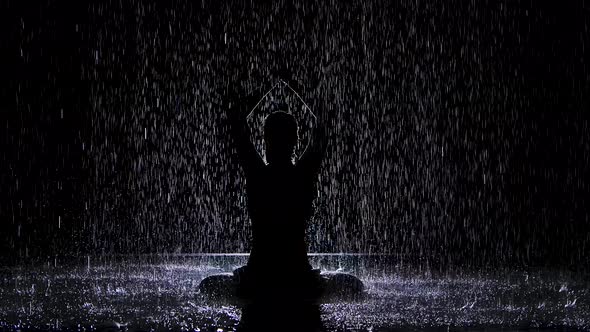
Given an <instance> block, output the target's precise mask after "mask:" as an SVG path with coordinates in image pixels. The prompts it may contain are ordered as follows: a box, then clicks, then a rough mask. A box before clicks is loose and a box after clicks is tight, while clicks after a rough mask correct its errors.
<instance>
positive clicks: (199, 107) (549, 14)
mask: <svg viewBox="0 0 590 332" xmlns="http://www.w3.org/2000/svg"><path fill="white" fill-rule="evenodd" d="M214 3H216V1H203V2H197V1H170V2H156V3H155V4H148V3H146V2H144V1H122V2H121V1H71V2H64V1H44V2H37V1H30V2H28V1H8V0H7V1H2V2H1V4H0V11H1V12H2V14H1V15H2V19H1V20H0V21H1V22H2V23H0V24H1V31H2V32H1V33H2V38H1V43H2V44H1V46H2V54H3V56H2V58H3V60H2V63H1V65H0V68H1V69H2V71H1V73H2V74H1V77H2V78H1V80H2V86H1V101H2V103H1V105H0V106H1V118H0V120H1V121H0V128H2V129H1V131H2V134H1V135H0V144H1V145H0V148H1V150H0V174H1V180H0V222H1V225H2V233H1V234H0V249H1V252H2V254H3V255H4V256H6V257H13V258H14V257H17V258H18V257H20V258H25V257H38V256H42V257H45V256H49V255H54V254H87V253H153V252H156V253H161V252H236V251H238V252H242V251H246V250H248V237H249V225H248V219H247V215H246V213H245V204H246V203H245V198H244V195H243V192H244V184H243V176H242V173H241V171H240V169H239V167H238V166H237V165H236V159H235V153H234V152H235V151H234V150H233V148H232V146H231V145H230V144H229V143H230V141H229V139H228V135H227V122H226V117H225V114H226V113H225V110H223V109H220V107H219V106H218V101H219V100H220V99H221V98H224V97H225V95H226V94H225V88H226V86H227V84H228V83H231V82H236V81H239V80H241V79H240V77H243V76H244V75H241V74H240V73H246V74H245V75H246V77H248V78H247V79H246V80H245V81H243V86H244V89H245V90H247V89H249V88H252V87H253V86H258V85H260V84H262V83H263V82H265V81H267V80H268V78H269V77H270V73H271V72H272V71H273V70H275V69H276V68H279V67H281V66H288V67H289V68H290V69H291V71H292V72H293V74H294V76H295V77H296V78H297V79H298V81H299V82H300V84H301V88H302V89H303V91H302V93H303V95H304V98H307V99H308V100H311V98H312V97H313V93H312V92H311V91H310V84H311V83H310V82H311V81H313V79H314V78H315V77H316V76H317V73H318V71H319V62H320V59H321V57H322V55H325V54H329V55H330V57H331V58H332V59H342V63H341V65H339V66H335V68H334V69H333V70H332V72H331V73H330V74H329V76H328V78H329V81H328V85H329V87H330V91H332V92H333V95H329V96H325V98H328V102H329V103H330V104H331V105H332V106H333V107H332V108H330V109H329V110H328V112H329V116H330V119H331V125H330V127H331V129H332V132H333V137H332V145H331V148H330V151H329V155H328V157H327V158H326V160H325V162H324V165H323V170H322V172H321V174H320V179H319V184H320V185H319V196H320V197H319V199H318V200H317V211H318V212H317V214H316V217H315V218H314V220H313V221H312V222H311V224H310V227H309V243H310V251H321V252H341V251H342V252H379V253H392V254H402V255H408V256H411V257H419V256H433V257H439V258H443V259H449V260H455V261H459V262H468V261H472V262H484V263H485V262H496V261H500V262H530V263H548V264H558V263H565V264H572V263H573V264H575V263H578V264H580V263H581V262H587V261H586V260H585V256H586V255H588V254H589V253H590V236H589V228H590V226H589V223H590V222H589V220H588V216H589V211H588V206H590V204H589V203H590V201H589V193H590V188H589V181H588V179H589V177H588V176H589V169H590V167H589V166H588V163H589V156H590V139H589V136H588V131H589V127H588V125H589V114H588V109H589V97H590V83H589V82H590V77H589V75H590V69H589V68H588V61H587V59H588V58H589V53H590V52H589V48H590V44H589V43H588V40H589V38H588V37H589V19H588V18H589V17H590V15H589V14H590V7H589V6H588V5H587V3H586V2H583V1H567V2H559V3H558V2H554V3H553V4H550V5H546V4H542V2H539V1H521V2H514V1H471V2H469V1H440V2H438V3H433V2H429V1H400V2H397V1H394V2H388V1H383V2H379V1H371V2H362V3H361V2H358V3H355V4H351V3H347V4H344V3H343V2H342V1H328V2H322V6H319V5H317V4H316V5H310V4H306V3H304V2H298V4H295V5H292V4H289V3H290V2H289V1H281V2H276V3H275V4H274V5H273V6H252V5H244V4H239V5H238V4H233V2H228V3H232V4H231V5H230V4H215V5H214ZM239 82H241V81H239Z"/></svg>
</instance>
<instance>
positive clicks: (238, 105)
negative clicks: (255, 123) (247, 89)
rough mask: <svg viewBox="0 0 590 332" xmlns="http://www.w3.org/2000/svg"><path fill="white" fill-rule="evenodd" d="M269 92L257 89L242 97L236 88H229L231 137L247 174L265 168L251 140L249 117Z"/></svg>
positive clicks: (228, 106) (227, 104)
mask: <svg viewBox="0 0 590 332" xmlns="http://www.w3.org/2000/svg"><path fill="white" fill-rule="evenodd" d="M266 92H267V91H264V90H262V89H261V88H259V89H255V90H254V91H252V92H251V93H250V94H248V95H246V96H240V93H239V92H238V89H236V88H235V87H234V86H230V87H229V88H228V93H227V100H226V109H227V111H228V118H229V121H230V127H231V135H232V140H233V142H234V145H235V146H236V149H237V151H238V158H239V160H240V164H241V165H242V168H243V169H244V171H245V172H246V173H249V172H250V171H252V170H253V169H256V168H259V167H262V166H264V162H263V161H262V158H261V157H260V155H259V154H258V152H257V151H256V148H255V147H254V144H252V141H251V140H250V130H249V128H248V122H247V116H248V114H249V113H250V112H251V111H252V109H253V108H254V107H256V106H257V103H258V102H259V101H260V100H261V99H262V98H263V97H264V94H265V93H266Z"/></svg>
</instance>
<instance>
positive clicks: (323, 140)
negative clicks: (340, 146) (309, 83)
mask: <svg viewBox="0 0 590 332" xmlns="http://www.w3.org/2000/svg"><path fill="white" fill-rule="evenodd" d="M324 74H325V71H324V70H323V67H322V75H321V76H320V79H319V80H318V82H317V83H316V84H315V88H314V89H313V90H312V92H313V94H314V98H315V100H314V102H313V103H312V107H314V109H313V110H312V112H313V113H314V114H315V116H316V123H315V127H314V128H313V132H312V135H311V139H310V142H309V143H308V145H307V147H306V149H305V151H304V152H303V154H302V156H301V158H299V160H298V162H297V165H298V167H301V168H303V169H306V170H309V171H310V172H311V173H317V171H318V170H319V168H320V165H321V163H322V160H323V159H324V156H325V153H326V149H327V146H328V119H327V114H328V112H327V111H328V109H327V101H326V94H325V82H324V76H325V75H324ZM281 76H282V79H283V80H284V81H285V83H286V84H288V85H289V86H290V87H291V89H293V91H295V89H297V88H298V86H299V85H298V83H297V82H296V81H295V80H293V79H292V78H291V77H290V75H289V74H288V73H286V72H283V73H282V75H281Z"/></svg>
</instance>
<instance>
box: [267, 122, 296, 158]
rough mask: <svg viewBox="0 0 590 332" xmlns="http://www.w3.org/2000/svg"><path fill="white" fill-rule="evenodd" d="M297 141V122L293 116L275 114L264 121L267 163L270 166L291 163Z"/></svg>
mask: <svg viewBox="0 0 590 332" xmlns="http://www.w3.org/2000/svg"><path fill="white" fill-rule="evenodd" d="M297 139H298V136H297V121H296V120H295V118H294V117H293V116H292V115H291V114H289V113H286V112H283V111H279V112H274V113H271V114H270V115H268V116H267V117H266V119H265V120H264V143H265V145H266V161H268V163H269V164H273V163H275V164H276V163H285V162H291V157H292V156H293V151H294V150H295V144H297Z"/></svg>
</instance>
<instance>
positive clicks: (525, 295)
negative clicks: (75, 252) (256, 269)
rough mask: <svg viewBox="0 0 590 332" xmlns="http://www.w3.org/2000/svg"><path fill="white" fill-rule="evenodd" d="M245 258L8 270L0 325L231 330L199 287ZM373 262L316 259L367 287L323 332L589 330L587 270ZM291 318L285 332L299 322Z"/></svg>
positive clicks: (327, 314)
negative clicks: (452, 268) (437, 269)
mask: <svg viewBox="0 0 590 332" xmlns="http://www.w3.org/2000/svg"><path fill="white" fill-rule="evenodd" d="M246 258H247V257H246V256H211V257H184V258H182V259H176V258H174V259H170V258H165V259H159V260H153V259H149V260H142V259H131V258H129V259H119V260H118V261H117V262H114V261H113V260H111V261H108V260H102V261H96V259H95V261H93V258H90V259H86V264H78V262H74V261H72V260H69V261H68V260H63V261H61V262H60V261H59V260H57V259H56V260H53V259H52V260H50V261H47V262H45V263H44V264H33V265H27V266H21V267H16V268H8V267H3V268H2V269H1V270H0V271H1V272H0V282H1V286H0V298H1V299H2V300H1V301H0V328H1V329H3V330H36V329H47V330H163V329H166V330H168V329H172V330H188V331H216V332H217V331H234V330H236V329H237V328H238V324H239V322H240V319H241V317H242V310H241V309H240V308H237V307H235V306H232V305H228V304H224V303H215V302H212V301H210V300H206V299H204V298H203V296H202V295H201V294H199V293H198V290H197V288H198V284H199V282H200V281H201V280H202V279H203V278H204V277H206V276H208V275H212V274H216V273H221V272H227V271H231V269H233V268H235V267H237V266H240V265H241V264H243V262H245V261H246ZM370 260H373V262H378V261H379V260H385V259H379V258H378V259H374V258H368V257H352V258H351V257H346V256H332V257H328V258H326V257H312V258H311V261H312V265H314V267H317V268H322V269H323V270H324V271H334V270H336V269H338V270H339V271H344V272H350V273H354V274H356V275H358V276H359V277H360V278H361V279H362V280H363V282H364V283H365V286H366V289H367V298H366V299H365V300H363V301H361V302H340V303H324V304H322V305H320V308H319V309H320V311H319V312H320V315H321V325H322V328H323V329H324V330H326V331H340V330H352V331H394V330H470V329H475V330H500V329H502V330H504V331H506V330H510V329H512V330H514V329H519V330H522V329H524V330H530V329H533V330H538V329H539V330H544V329H558V330H587V329H590V287H589V284H588V281H587V280H588V279H587V278H585V276H584V275H582V274H581V273H572V272H557V271H549V270H540V269H536V270H532V269H530V270H528V271H525V270H522V269H521V270H496V271H494V272H489V271H488V272H482V271H480V272H456V273H450V272H445V273H432V272H429V271H425V270H422V271H421V272H417V271H418V270H417V269H412V268H406V267H400V266H397V267H396V266H394V265H391V264H389V263H387V264H384V265H383V267H381V268H380V267H379V266H377V265H376V264H368V262H369V261H370ZM66 263H67V264H66ZM371 266H372V267H371ZM275 309H276V308H275ZM284 314H285V315H284V318H285V325H286V326H288V324H289V320H292V319H294V318H293V317H291V316H290V315H289V312H288V310H285V312H284ZM275 318H276V317H275ZM281 318H282V317H279V320H280V319H281ZM277 328H279V329H280V327H277Z"/></svg>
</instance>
